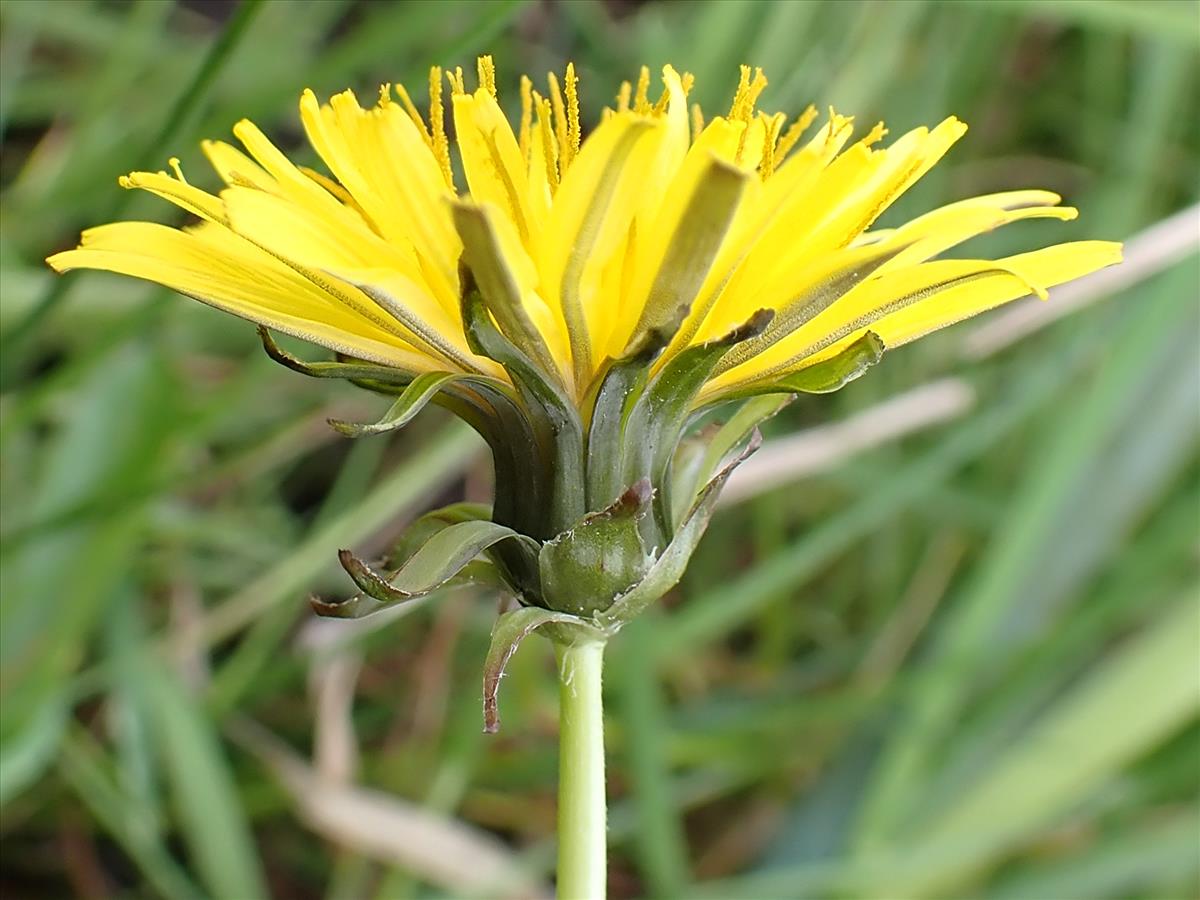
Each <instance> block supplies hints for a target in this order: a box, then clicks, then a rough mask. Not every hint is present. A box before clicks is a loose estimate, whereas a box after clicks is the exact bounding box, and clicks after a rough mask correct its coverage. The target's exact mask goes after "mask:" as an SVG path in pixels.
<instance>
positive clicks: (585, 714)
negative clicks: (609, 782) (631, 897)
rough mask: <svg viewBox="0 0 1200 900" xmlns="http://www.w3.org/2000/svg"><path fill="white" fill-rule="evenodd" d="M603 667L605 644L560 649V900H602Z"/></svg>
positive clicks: (604, 848) (605, 864) (604, 863)
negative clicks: (601, 678) (601, 675)
mask: <svg viewBox="0 0 1200 900" xmlns="http://www.w3.org/2000/svg"><path fill="white" fill-rule="evenodd" d="M603 667H604V644H603V643H600V642H587V643H581V644H572V645H569V646H568V645H559V646H558V677H559V710H560V715H559V777H558V896H559V898H560V900H603V898H604V886H605V876H606V875H607V873H608V862H607V859H606V853H607V841H606V838H607V817H606V810H605V797H604V701H603V698H602V697H601V692H600V674H601V670H602V669H603Z"/></svg>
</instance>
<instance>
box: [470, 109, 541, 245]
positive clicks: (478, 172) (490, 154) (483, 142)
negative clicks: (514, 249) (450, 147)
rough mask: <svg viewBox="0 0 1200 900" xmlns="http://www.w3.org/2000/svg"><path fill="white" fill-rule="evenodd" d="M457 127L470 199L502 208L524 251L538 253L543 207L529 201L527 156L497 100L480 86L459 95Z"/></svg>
mask: <svg viewBox="0 0 1200 900" xmlns="http://www.w3.org/2000/svg"><path fill="white" fill-rule="evenodd" d="M454 127H455V130H456V131H457V132H458V147H459V151H460V152H461V153H462V160H463V171H464V172H465V173H466V176H467V187H468V188H469V189H470V191H471V198H472V199H473V200H474V201H475V202H476V203H479V204H485V203H490V204H491V205H493V206H495V207H496V208H497V209H500V210H503V211H504V213H505V215H506V217H507V218H508V220H509V221H510V222H511V223H512V225H513V227H514V228H515V229H516V231H517V234H518V235H519V236H520V239H521V243H522V244H523V245H524V246H525V248H526V250H527V251H528V252H529V253H536V240H537V239H538V238H539V237H540V235H541V234H542V233H543V230H544V227H545V223H544V221H543V220H542V218H541V216H542V215H544V212H545V207H544V206H543V207H539V206H538V205H533V204H530V202H529V200H530V189H529V181H528V174H527V171H526V167H525V160H524V158H523V157H522V156H521V148H520V145H518V143H517V138H516V136H515V135H514V134H513V131H512V127H511V126H510V125H509V124H508V119H506V118H505V117H504V113H503V111H501V109H500V106H499V105H498V104H497V103H496V98H495V97H493V96H492V95H491V94H490V93H488V92H487V91H486V90H484V89H482V88H481V89H480V90H478V91H476V92H475V93H474V94H457V95H455V97H454Z"/></svg>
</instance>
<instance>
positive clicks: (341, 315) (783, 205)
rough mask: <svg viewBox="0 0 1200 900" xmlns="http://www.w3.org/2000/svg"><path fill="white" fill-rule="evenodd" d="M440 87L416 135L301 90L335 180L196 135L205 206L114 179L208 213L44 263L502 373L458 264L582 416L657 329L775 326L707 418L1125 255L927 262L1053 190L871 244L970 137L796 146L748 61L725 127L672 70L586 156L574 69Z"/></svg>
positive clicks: (175, 189) (323, 340)
mask: <svg viewBox="0 0 1200 900" xmlns="http://www.w3.org/2000/svg"><path fill="white" fill-rule="evenodd" d="M445 74H446V78H445V81H446V82H447V83H448V84H447V85H446V87H448V90H446V89H444V85H443V73H442V72H441V71H440V70H439V69H436V68H435V69H434V70H433V71H432V72H431V77H430V95H431V102H430V111H429V116H428V118H427V119H426V118H425V117H423V116H422V114H421V113H420V112H419V111H418V109H417V108H416V106H415V105H414V104H413V102H412V100H411V99H410V97H409V95H408V93H407V92H406V91H405V90H404V89H403V88H402V87H398V88H396V89H395V91H394V92H393V89H392V86H390V85H385V86H384V87H383V88H382V89H381V91H380V95H379V99H378V102H377V103H376V104H375V105H374V106H373V107H371V108H368V109H363V108H362V106H361V105H360V104H359V102H358V100H357V99H356V98H355V96H354V94H353V93H351V92H350V91H346V92H343V93H341V94H338V95H336V96H334V97H333V98H331V100H330V101H329V102H328V103H326V104H322V103H321V102H320V101H319V100H318V99H317V97H316V96H315V95H314V94H313V93H312V92H311V91H306V92H305V93H304V95H303V97H302V98H301V101H300V115H301V119H302V121H303V123H304V129H305V132H306V134H307V136H308V139H309V141H310V142H311V143H312V145H313V147H314V148H315V149H316V151H317V153H318V154H319V155H320V157H321V159H322V161H323V162H324V164H325V165H326V166H327V167H328V170H329V172H330V173H331V174H332V178H331V177H329V175H325V174H321V173H318V172H315V171H313V170H311V169H307V168H304V167H300V166H296V165H294V164H293V163H291V162H290V161H289V160H288V159H287V158H286V157H285V156H284V155H283V154H282V153H281V152H280V151H279V150H278V149H276V147H275V146H274V145H273V144H272V143H271V142H270V141H269V140H268V139H267V138H266V136H264V135H263V134H262V132H260V131H259V130H258V129H257V128H256V127H255V126H254V125H253V124H252V123H250V122H248V121H242V122H239V123H238V124H237V125H236V126H235V127H234V134H235V135H236V136H237V138H238V139H239V140H240V142H241V143H242V145H243V147H244V148H245V151H246V152H245V153H244V152H242V151H241V150H239V149H237V148H235V147H233V146H231V145H230V144H227V143H224V142H220V141H209V142H205V143H204V145H203V147H204V152H205V154H206V155H207V156H208V158H209V160H210V161H211V163H212V165H213V166H214V168H215V169H216V170H217V173H218V174H219V175H220V176H221V178H222V179H223V180H224V182H225V184H226V187H225V188H224V189H223V190H222V191H220V193H219V194H218V195H215V196H214V195H212V194H209V193H207V192H205V191H203V190H201V189H200V188H197V187H194V186H192V185H190V184H188V183H187V181H185V180H184V178H183V175H182V172H181V171H180V170H179V168H178V165H177V164H174V161H172V162H173V167H174V169H175V175H174V176H171V175H168V174H167V173H164V172H158V173H150V172H135V173H132V174H131V175H128V176H126V177H125V178H123V179H121V184H122V185H123V186H124V187H127V188H138V189H141V190H146V191H150V192H152V193H155V194H158V195H159V196H161V197H163V198H164V199H166V200H169V201H170V202H172V203H175V204H176V205H178V206H181V207H183V208H184V209H185V210H187V211H188V212H189V213H192V214H194V215H195V216H197V217H198V218H199V219H200V222H199V223H198V224H195V225H191V226H186V227H184V228H182V229H174V228H168V227H166V226H162V225H156V224H150V223H144V222H121V223H116V224H111V225H103V226H100V227H98V228H93V229H89V230H88V231H86V232H85V233H84V235H83V238H82V243H81V245H80V247H79V248H78V249H75V250H70V251H67V252H65V253H59V254H56V255H55V256H52V257H50V259H49V263H50V265H51V266H53V267H54V268H55V269H57V270H58V271H66V270H68V269H75V268H92V269H104V270H108V271H113V272H119V273H123V274H126V275H132V276H134V277H138V278H145V279H148V280H151V281H156V282H159V283H160V284H163V285H166V286H168V287H170V288H173V289H175V290H177V291H180V292H181V293H185V294H189V295H191V296H193V297H196V298H198V299H200V300H203V301H204V302H207V303H210V304H212V305H213V306H216V307H219V308H221V309H224V310H226V311H228V312H231V313H233V314H235V315H238V316H241V317H243V318H246V319H249V320H251V321H253V322H256V323H258V324H260V325H263V326H267V327H269V328H272V329H277V330H278V331H281V332H285V333H288V334H292V335H295V336H298V337H302V338H305V339H307V340H310V341H312V342H313V343H315V344H320V345H322V346H325V347H327V348H329V349H332V350H336V351H338V352H339V353H341V354H344V355H347V356H351V357H355V358H357V359H361V360H365V361H369V362H371V363H375V364H379V365H381V366H387V367H389V368H393V369H398V370H401V371H404V372H408V373H410V374H417V373H421V372H433V371H446V372H464V373H477V374H482V375H490V376H494V377H496V378H498V379H502V380H503V379H506V378H507V375H506V373H505V371H504V369H503V368H502V367H501V366H499V365H497V363H496V362H495V361H493V360H491V359H488V358H486V357H485V356H483V355H481V354H479V353H477V352H476V351H475V350H473V349H472V346H471V341H470V340H469V339H468V337H467V335H466V334H465V332H464V327H463V320H462V311H461V309H462V306H461V301H462V292H463V277H462V274H461V272H460V264H461V263H464V262H465V263H466V265H467V266H468V267H469V268H470V270H471V271H472V272H473V273H474V278H475V280H476V281H477V282H478V284H479V286H480V288H481V289H482V293H483V297H484V300H485V301H486V304H487V306H488V308H489V309H490V311H491V315H492V316H493V317H494V318H495V320H496V322H497V324H498V325H499V327H500V329H501V330H502V331H503V332H504V333H505V334H506V335H507V336H508V338H509V339H510V340H512V341H513V342H514V343H515V344H517V346H518V347H519V348H521V349H522V350H523V351H524V352H525V353H526V354H527V355H528V356H529V357H530V358H531V359H532V360H533V361H534V362H535V363H537V364H538V365H539V366H540V367H542V368H543V369H545V370H546V371H547V372H548V373H550V374H551V375H552V376H553V378H554V379H556V380H557V381H558V382H559V384H560V385H561V386H562V388H563V389H564V390H565V391H566V392H567V393H568V394H569V395H570V396H571V397H572V398H574V400H575V401H576V402H577V403H579V404H580V405H581V406H583V405H585V404H586V402H587V397H588V391H589V388H592V387H594V382H595V380H596V378H597V376H598V375H600V374H602V373H603V372H604V371H605V369H606V366H607V363H608V361H609V360H611V359H618V358H620V357H622V356H623V355H625V354H627V353H628V352H629V351H631V350H632V349H633V348H635V347H636V346H637V345H638V343H639V342H640V341H642V340H644V339H645V336H646V335H647V334H648V333H649V332H651V331H655V330H657V331H659V332H661V331H662V330H663V329H669V330H671V332H672V337H671V340H670V346H669V347H667V348H666V350H665V352H664V353H663V354H662V356H661V357H660V358H659V361H658V365H659V366H662V365H663V364H665V362H666V361H667V360H669V359H670V358H671V357H672V356H673V355H675V354H676V353H678V352H679V351H680V350H681V349H682V348H684V347H687V346H689V345H694V344H696V343H699V342H703V341H706V340H711V339H714V338H719V337H722V336H724V335H726V334H727V333H729V332H730V331H731V330H732V329H734V328H736V327H737V326H739V325H742V324H743V323H745V322H747V321H748V320H750V319H751V318H752V316H753V315H754V314H755V313H756V312H757V311H759V310H769V311H772V312H773V313H774V318H773V320H772V321H771V322H770V323H769V324H767V325H765V327H764V328H763V330H762V333H761V334H758V335H757V336H755V337H752V338H750V339H748V340H746V341H744V342H743V343H742V344H740V345H739V346H737V347H735V348H733V349H732V350H730V352H729V353H727V354H726V355H725V357H724V358H723V359H722V360H721V361H720V362H719V363H718V365H717V366H716V367H715V369H714V372H713V376H712V378H711V379H710V380H709V381H708V382H707V383H706V384H705V386H704V388H703V389H702V391H701V393H700V395H699V396H700V402H707V401H710V400H716V399H720V398H721V397H723V396H728V395H731V394H734V393H737V392H739V391H744V389H745V388H747V387H748V386H753V385H756V384H759V385H761V384H764V383H767V382H770V381H774V380H778V379H779V378H780V377H781V376H785V375H788V374H792V373H796V372H799V371H802V370H805V369H808V368H811V367H812V366H814V365H816V364H818V363H821V362H823V361H825V360H828V359H831V358H833V357H835V356H837V354H839V353H840V352H842V351H844V350H845V349H846V348H848V347H850V346H852V345H854V343H855V341H858V340H860V339H862V338H863V337H864V336H865V335H866V334H867V333H868V332H870V333H873V334H874V335H875V336H876V337H877V338H878V340H879V342H880V343H881V345H882V346H886V347H889V348H890V347H894V346H898V345H900V344H904V343H906V342H908V341H910V340H912V339H914V338H916V337H919V336H921V335H923V334H926V333H928V332H930V331H933V330H935V329H937V328H941V327H943V326H945V325H948V324H951V323H953V322H957V321H959V320H961V319H963V318H966V317H968V316H971V315H974V314H975V313H978V312H981V311H983V310H985V309H988V308H990V307H993V306H996V305H998V304H1001V303H1004V302H1006V301H1009V300H1012V299H1015V298H1017V297H1021V296H1025V295H1028V294H1044V291H1045V289H1046V288H1047V287H1049V286H1051V285H1054V284H1058V283H1060V282H1062V281H1066V280H1069V279H1072V278H1075V277H1078V276H1079V275H1082V274H1084V273H1086V272H1089V271H1092V270H1093V269H1097V268H1099V267H1101V266H1105V265H1108V264H1111V263H1113V262H1116V261H1117V260H1118V259H1119V252H1120V251H1119V246H1118V245H1117V244H1113V243H1107V242H1098V241H1086V242H1079V243H1072V244H1064V245H1060V246H1056V247H1051V248H1048V249H1045V250H1040V251H1036V252H1034V253H1025V254H1021V255H1018V256H1013V257H1009V258H1006V259H1000V260H995V261H991V260H942V261H931V260H932V259H933V258H934V257H935V256H937V255H938V254H940V253H942V252H943V251H945V250H947V249H949V248H951V247H953V246H955V245H956V244H959V243H961V242H962V241H965V240H967V239H968V238H971V237H974V236H975V235H978V234H980V233H982V232H985V231H989V230H991V229H993V228H996V227H998V226H1000V225H1004V224H1007V223H1009V222H1013V221H1016V220H1019V219H1026V218H1033V217H1051V218H1058V219H1070V218H1073V217H1074V216H1075V210H1073V209H1071V208H1068V207H1060V206H1058V205H1057V204H1058V202H1059V199H1060V198H1059V197H1058V196H1056V195H1055V194H1052V193H1050V192H1047V191H1030V190H1027V191H1013V192H1009V193H1002V194H992V195H988V196H983V197H974V198H971V199H969V200H964V201H961V202H958V203H954V204H951V205H949V206H945V207H942V208H941V209H938V210H936V211H934V212H932V213H929V214H927V215H924V216H921V217H920V218H918V219H915V220H913V221H911V222H908V223H907V224H905V225H902V226H901V227H899V228H895V229H888V230H885V231H877V232H872V231H869V230H868V229H869V228H870V227H871V225H872V223H873V222H874V221H875V219H876V218H877V217H878V216H879V215H880V214H881V213H882V212H883V211H884V210H885V209H887V207H888V206H889V205H890V204H891V203H892V202H893V201H894V200H895V199H896V198H897V197H898V196H900V194H902V193H903V192H904V191H905V190H906V189H907V188H908V187H909V186H910V185H912V184H913V183H914V182H915V181H916V180H917V179H918V178H920V177H921V176H922V175H923V174H924V173H925V172H926V171H928V170H929V169H930V168H931V167H932V166H933V165H934V164H935V163H936V162H937V161H938V160H939V159H940V158H941V156H942V155H943V154H944V153H945V152H946V150H947V149H948V148H949V147H950V146H951V145H952V144H953V143H954V142H955V141H956V140H958V138H959V137H961V136H962V134H963V132H964V131H965V130H966V127H965V126H964V125H963V124H962V123H961V122H959V121H958V120H957V119H954V118H950V119H947V120H946V121H944V122H942V123H941V124H940V125H938V126H936V127H935V128H933V129H932V130H930V129H925V128H918V129H915V130H913V131H911V132H909V133H907V134H905V135H903V136H901V137H900V138H899V139H897V140H895V141H894V142H893V143H891V145H890V146H887V147H884V148H878V149H876V148H875V147H874V145H875V144H877V143H878V142H879V141H880V140H881V138H882V137H883V136H884V135H885V134H886V132H885V131H884V130H883V129H882V127H879V126H877V127H876V128H875V129H873V130H871V131H870V132H869V133H868V134H867V135H866V136H865V137H864V138H863V139H861V140H859V141H858V142H856V143H850V141H851V136H852V133H853V122H852V120H851V119H849V118H846V117H843V116H840V115H837V114H836V113H833V112H832V111H831V112H830V115H829V118H828V120H827V121H825V123H824V124H823V125H821V126H820V127H819V128H817V129H816V131H815V133H813V134H812V135H811V136H808V137H807V138H806V137H805V132H806V131H807V130H808V129H809V128H810V126H812V125H813V124H814V120H815V119H816V113H815V110H812V109H809V110H807V111H805V112H804V113H803V114H802V115H801V116H800V117H799V118H798V119H796V120H795V121H794V122H791V123H790V124H789V123H788V121H787V117H786V116H785V115H783V114H773V115H769V114H767V113H763V112H758V111H756V109H755V104H756V100H757V97H758V95H759V93H760V92H761V91H762V89H763V87H764V86H765V85H766V79H765V78H764V77H763V75H762V72H761V71H755V72H753V73H752V72H751V71H750V69H749V68H748V67H743V70H742V78H741V83H740V85H739V86H738V89H737V92H736V96H735V98H734V101H733V104H732V106H731V108H730V111H729V114H728V115H726V116H717V117H714V118H712V119H710V120H708V121H707V122H705V121H704V120H703V119H702V117H701V115H700V113H699V110H698V108H693V110H692V111H691V113H689V109H688V99H687V95H688V89H689V88H690V86H691V78H690V76H688V75H683V76H680V75H678V74H677V73H676V72H675V70H674V69H672V68H671V67H669V66H668V67H666V68H665V69H664V70H663V73H662V78H663V85H664V87H663V91H662V93H661V95H660V96H658V97H657V98H655V97H652V96H651V95H650V93H649V84H650V78H649V73H648V71H647V70H645V69H643V71H642V74H641V77H640V79H639V80H638V82H637V85H636V88H634V87H632V86H631V85H630V84H628V83H626V84H624V85H622V86H621V89H620V92H619V93H618V95H617V102H616V106H615V108H614V109H606V110H605V111H604V115H603V117H602V121H601V122H600V124H599V125H598V126H597V127H596V128H594V129H593V130H592V131H591V132H590V134H589V135H588V136H587V138H586V140H585V139H583V137H582V131H581V124H580V117H579V101H578V93H577V88H576V85H577V79H576V75H575V72H574V68H573V67H572V66H568V67H567V70H566V75H565V77H564V78H562V79H561V80H560V79H558V78H556V77H555V76H554V75H551V76H550V78H549V81H548V85H547V87H548V89H547V92H546V94H545V95H543V94H542V93H540V92H539V91H537V90H535V89H534V88H533V86H532V83H531V82H530V81H529V79H527V78H524V79H522V81H521V117H520V121H519V123H518V126H517V127H516V129H514V128H513V127H512V126H511V125H510V124H509V121H508V120H507V119H506V117H505V115H504V113H503V111H502V110H501V107H500V106H499V104H498V102H497V96H496V79H495V72H494V69H493V67H492V63H491V59H490V58H489V57H484V58H482V59H481V60H480V61H479V73H478V82H479V86H478V88H477V89H476V90H475V91H473V92H470V91H468V90H467V87H466V81H467V78H466V76H465V75H464V74H463V72H462V71H461V70H456V71H453V72H448V73H445ZM394 94H395V95H398V99H394ZM447 105H448V106H449V107H450V115H451V117H452V121H453V130H454V134H455V139H454V143H455V144H456V145H457V149H458V160H459V161H460V162H461V168H462V174H461V175H456V174H455V170H454V160H453V159H452V153H451V142H450V139H449V138H448V137H447V124H446V122H445V118H446V116H445V107H446V106H447ZM247 154H248V155H247Z"/></svg>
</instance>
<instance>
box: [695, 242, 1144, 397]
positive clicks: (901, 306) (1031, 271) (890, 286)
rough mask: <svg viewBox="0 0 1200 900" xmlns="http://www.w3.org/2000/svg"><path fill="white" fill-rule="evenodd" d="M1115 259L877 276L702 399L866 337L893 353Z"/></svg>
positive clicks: (1109, 247)
mask: <svg viewBox="0 0 1200 900" xmlns="http://www.w3.org/2000/svg"><path fill="white" fill-rule="evenodd" d="M1120 259H1121V245H1120V244H1115V243H1111V242H1108V241H1080V242H1076V243H1068V244H1060V245H1057V246H1054V247H1047V248H1045V249H1042V250H1036V251H1034V252H1032V253H1023V254H1019V255H1017V256H1010V257H1007V258H1004V259H999V260H996V261H994V262H993V261H989V260H939V261H936V262H930V263H924V264H922V265H918V266H912V267H909V268H907V269H902V270H898V271H894V272H891V273H888V274H886V275H881V276H879V277H878V278H875V279H874V280H871V281H868V282H866V283H864V284H862V285H861V286H859V287H858V288H856V289H855V290H853V291H851V292H850V293H849V294H847V295H846V296H845V297H843V298H842V299H841V300H839V301H837V302H836V303H834V304H833V306H832V307H830V308H829V309H828V310H826V311H825V312H824V313H822V314H821V315H819V316H817V317H816V318H815V319H813V320H812V321H810V322H808V323H807V324H805V325H803V326H801V327H800V328H798V329H796V330H795V331H794V332H792V333H791V334H790V335H789V336H788V337H787V338H786V339H784V340H782V341H780V342H779V343H777V344H776V345H774V346H773V347H771V348H770V349H769V350H767V351H766V352H764V353H762V354H761V355H759V356H756V357H754V358H753V359H751V360H749V361H747V362H746V363H744V364H743V365H741V366H738V367H737V368H735V369H731V370H730V371H729V372H727V373H725V374H724V375H722V376H721V377H720V378H718V379H716V380H715V381H714V382H713V383H711V384H710V387H709V388H708V389H707V396H712V395H713V394H714V393H718V392H719V391H720V390H722V389H726V388H728V387H730V386H731V385H734V384H741V383H746V382H748V381H756V380H761V379H763V378H766V377H769V376H771V375H773V374H779V373H782V372H785V371H793V370H798V369H802V368H804V367H805V366H807V365H813V364H815V363H818V362H820V361H822V360H824V359H827V358H829V357H830V356H832V355H835V354H836V353H838V352H840V350H841V349H843V348H844V347H845V346H847V345H848V344H849V343H851V342H853V341H854V340H857V339H858V338H859V337H861V336H862V335H863V334H865V333H866V332H867V331H873V332H875V333H876V334H877V335H878V336H879V337H880V338H881V339H882V340H883V342H884V345H885V346H887V347H894V346H899V345H901V344H905V343H908V342H909V341H911V340H914V339H916V338H918V337H921V336H922V335H925V334H928V333H930V332H931V331H936V330H937V329H939V328H944V327H946V326H947V325H952V324H954V323H955V322H959V321H962V320H963V319H966V318H969V317H971V316H974V315H977V314H978V313H980V312H983V311H985V310H988V309H991V308H993V307H995V306H999V305H1001V304H1003V303H1007V302H1008V301H1010V300H1015V299H1017V298H1019V297H1025V296H1028V295H1030V294H1033V293H1036V292H1037V291H1039V290H1044V289H1045V288H1048V287H1052V286H1054V285H1056V284H1061V283H1063V282H1065V281H1070V280H1072V279H1074V278H1078V277H1080V276H1081V275H1085V274H1087V273H1088V272H1093V271H1095V270H1096V269H1100V268H1103V267H1105V266H1109V265H1112V264H1114V263H1116V262H1119V261H1120Z"/></svg>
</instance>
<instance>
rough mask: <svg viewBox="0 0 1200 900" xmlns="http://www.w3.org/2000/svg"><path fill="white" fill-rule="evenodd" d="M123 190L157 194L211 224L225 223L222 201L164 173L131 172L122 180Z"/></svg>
mask: <svg viewBox="0 0 1200 900" xmlns="http://www.w3.org/2000/svg"><path fill="white" fill-rule="evenodd" d="M120 185H121V187H123V188H136V189H138V190H143V191H149V192H150V193H151V194H156V195H157V196H159V197H162V198H163V199H164V200H167V201H169V202H171V203H174V204H175V205H176V206H178V207H180V208H181V209H186V210H187V211H188V212H190V213H192V214H193V215H197V216H199V217H200V218H202V219H207V220H208V221H210V222H223V221H224V220H225V210H224V208H223V207H222V206H221V201H220V200H218V199H217V198H216V197H214V196H213V195H212V194H210V193H208V192H207V191H202V190H200V189H199V188H196V187H192V185H190V184H185V183H184V182H182V181H179V180H178V179H176V178H172V177H171V176H170V175H167V174H166V173H164V172H130V173H129V174H128V175H124V176H122V177H121V178H120Z"/></svg>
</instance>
